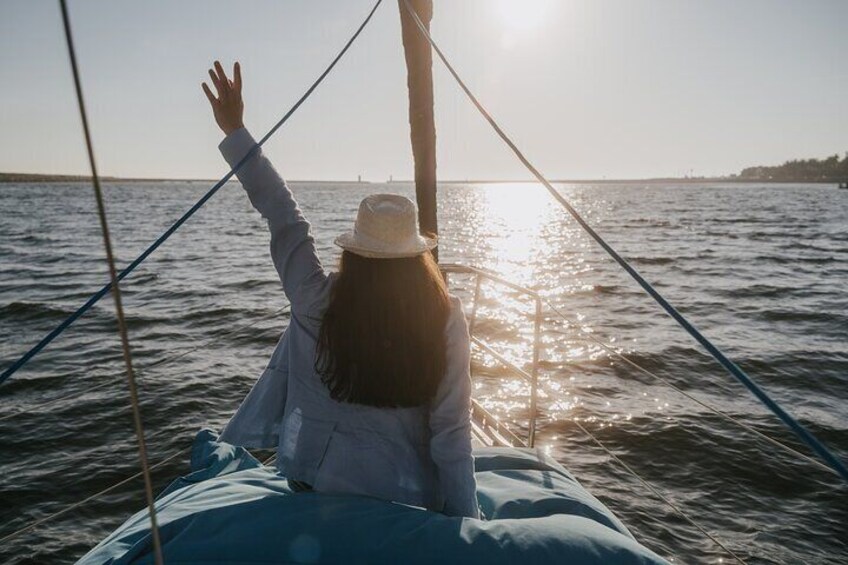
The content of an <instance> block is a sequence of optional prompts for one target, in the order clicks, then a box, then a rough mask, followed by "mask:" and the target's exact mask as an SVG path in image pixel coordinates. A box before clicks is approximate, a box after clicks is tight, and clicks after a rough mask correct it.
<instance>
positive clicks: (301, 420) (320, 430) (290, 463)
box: [278, 409, 336, 485]
mask: <svg viewBox="0 0 848 565" xmlns="http://www.w3.org/2000/svg"><path fill="white" fill-rule="evenodd" d="M284 428H285V429H284V432H283V433H282V434H281V435H280V448H279V451H278V453H279V454H280V460H281V462H282V470H283V472H284V474H285V475H286V477H288V478H291V479H296V480H299V481H303V482H305V483H309V484H311V485H312V484H315V477H316V475H317V474H318V469H319V468H320V467H321V463H322V462H323V461H324V455H325V454H326V453H327V446H328V445H329V443H330V437H331V436H332V435H333V430H335V428H336V423H335V422H332V421H327V420H319V419H316V418H310V417H308V416H304V415H303V413H302V412H301V411H300V410H299V409H295V410H294V411H293V412H292V413H291V414H289V416H288V417H287V418H286V421H285V424H284Z"/></svg>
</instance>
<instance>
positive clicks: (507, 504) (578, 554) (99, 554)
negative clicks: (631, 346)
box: [80, 430, 665, 564]
mask: <svg viewBox="0 0 848 565" xmlns="http://www.w3.org/2000/svg"><path fill="white" fill-rule="evenodd" d="M475 459H476V468H477V481H478V499H479V501H480V504H481V507H482V508H483V511H484V513H485V514H486V516H487V517H489V518H490V519H489V520H488V521H481V520H473V519H469V518H455V517H448V516H444V515H442V514H438V513H435V512H428V511H426V510H423V509H420V508H414V507H410V506H405V505H402V504H396V503H391V502H386V501H382V500H377V499H373V498H365V497H356V496H334V495H327V494H319V493H293V492H292V491H291V490H290V489H289V488H288V485H287V482H286V480H285V478H283V477H281V476H280V475H279V474H277V473H276V472H275V470H273V469H270V468H267V467H263V466H262V465H261V464H260V463H259V462H258V461H257V460H256V459H254V458H253V457H252V456H251V455H250V454H249V453H248V452H247V451H245V450H244V449H242V448H239V447H234V446H231V445H228V444H225V443H220V442H217V441H216V440H215V434H213V433H212V432H210V431H208V430H204V431H202V432H200V434H198V437H197V439H196V441H195V445H194V448H193V452H192V472H191V473H190V474H189V475H186V476H185V477H182V478H180V479H178V480H177V481H175V482H174V483H173V484H172V485H171V486H169V487H168V488H167V489H166V490H165V492H163V493H162V494H161V495H160V497H159V498H158V500H157V516H158V519H159V527H160V534H161V538H162V541H163V544H164V552H165V561H166V562H167V563H176V562H184V561H185V562H187V561H190V562H192V563H204V562H209V563H211V562H217V563H222V562H225V563H366V562H367V563H411V564H415V563H433V562H443V563H460V562H462V563H477V562H480V563H487V564H498V563H504V564H506V563H516V562H519V560H524V561H525V562H527V563H573V564H589V563H593V564H594V563H622V564H626V563H627V564H629V563H646V564H648V563H650V564H653V563H665V561H663V560H662V559H661V558H660V557H658V556H657V555H655V554H654V553H652V552H651V551H649V550H648V549H646V548H645V547H643V546H641V545H640V544H639V543H638V542H636V541H635V540H634V539H633V537H632V536H631V535H630V533H629V532H628V531H627V529H626V528H625V527H624V526H623V525H622V524H621V523H620V522H619V521H618V520H617V519H616V518H615V516H613V515H612V513H611V512H609V510H607V509H606V508H605V507H604V506H603V504H601V503H600V502H599V501H598V500H597V499H596V498H594V497H593V496H592V495H590V494H589V493H588V492H587V491H586V490H585V489H583V488H582V487H581V486H580V484H579V483H578V482H577V481H576V480H575V479H574V477H573V476H571V475H570V474H569V473H568V472H567V471H566V470H565V469H563V468H562V466H560V465H559V464H558V463H556V462H555V461H551V460H548V459H546V458H544V457H542V456H540V455H539V454H537V453H535V452H533V451H528V450H518V449H511V448H487V449H482V450H479V451H477V452H475ZM152 562H153V560H152V555H151V539H150V533H149V522H148V517H147V512H146V510H143V511H140V512H138V513H137V514H136V515H134V516H132V517H131V518H130V519H129V520H128V521H127V522H126V523H125V524H124V525H122V526H121V527H120V528H118V530H117V531H115V532H114V533H113V534H111V535H110V536H109V537H108V538H106V539H105V540H104V541H103V542H101V543H100V544H99V545H98V546H97V547H95V548H94V549H93V550H92V551H91V552H89V554H88V555H86V556H85V557H84V558H83V559H82V560H81V561H80V563H84V564H93V563H98V564H99V563H114V564H118V563H152Z"/></svg>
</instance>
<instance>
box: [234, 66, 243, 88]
mask: <svg viewBox="0 0 848 565" xmlns="http://www.w3.org/2000/svg"><path fill="white" fill-rule="evenodd" d="M233 85H234V86H235V89H236V92H238V93H239V94H241V65H239V63H238V61H236V62H235V64H233Z"/></svg>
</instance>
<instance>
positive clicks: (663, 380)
mask: <svg viewBox="0 0 848 565" xmlns="http://www.w3.org/2000/svg"><path fill="white" fill-rule="evenodd" d="M541 298H542V300H544V301H545V304H547V305H548V307H549V308H550V309H551V310H553V311H554V312H555V313H556V314H557V315H558V316H559V317H560V318H562V319H563V320H564V321H565V322H566V323H572V324H574V325H575V326H577V329H578V331H579V334H578V335H577V339H581V340H583V341H586V342H591V343H594V344H595V345H597V346H598V347H601V348H602V349H604V350H605V351H606V352H607V353H609V354H610V355H614V356H616V357H618V358H619V359H621V360H622V361H624V362H625V363H627V364H628V365H630V366H631V367H633V368H634V369H636V370H637V371H639V372H641V373H643V374H645V375H648V376H649V377H652V378H654V379H656V380H658V381H660V382H661V383H663V384H665V385H666V386H668V387H669V388H671V389H673V390H675V391H677V392H678V393H680V394H681V395H683V396H685V397H686V398H688V399H689V400H691V401H692V402H694V403H696V404H698V405H699V406H702V407H703V408H706V409H707V410H709V411H710V412H713V413H714V414H716V415H717V416H720V417H722V418H724V419H726V420H728V421H729V422H731V423H733V424H735V425H737V426H739V427H740V428H742V429H744V430H746V431H748V432H750V433H752V434H754V435H756V436H757V437H758V438H760V439H762V440H764V441H766V442H768V443H770V444H772V445H774V446H775V447H778V448H780V449H782V450H784V451H785V452H786V453H788V454H791V455H794V456H795V457H798V458H800V459H803V460H804V461H806V462H808V463H811V464H813V465H815V466H816V467H818V468H819V469H821V470H822V471H827V472H828V473H830V474H832V475H836V476H839V473H838V472H837V471H836V470H835V469H833V468H831V467H829V466H827V465H825V464H824V463H822V462H821V461H819V460H818V459H815V458H813V457H810V456H809V455H807V454H806V453H801V452H800V451H798V450H797V449H795V448H794V447H791V446H789V445H786V444H785V443H783V442H782V441H779V440H777V439H775V438H773V437H771V436H770V435H768V434H765V433H763V432H761V431H760V430H758V429H756V428H754V427H753V426H750V425H748V424H746V423H745V422H742V421H740V420H737V419H736V418H734V417H733V416H731V415H730V414H728V413H727V412H724V411H723V410H719V409H718V408H715V407H713V406H711V405H710V404H707V403H706V402H704V401H703V400H700V399H699V398H697V397H696V396H693V395H691V394H689V393H688V392H686V391H685V390H683V389H682V388H680V387H678V386H677V385H675V384H674V383H673V382H671V381H670V380H668V379H666V378H665V377H662V376H660V375H658V374H656V373H654V372H653V371H651V370H649V369H646V368H645V367H643V366H642V365H640V364H639V363H637V362H635V361H633V360H632V359H629V358H628V357H627V356H626V355H623V354H622V353H621V352H620V351H618V350H617V349H616V348H614V347H611V346H609V345H607V344H606V343H605V342H604V341H603V340H600V339H598V338H597V337H595V336H594V335H592V334H590V333H586V332H585V331H583V330H582V328H580V327H579V324H577V323H576V322H575V321H574V320H573V319H572V318H569V317H568V316H566V315H565V314H563V313H562V312H561V311H560V310H559V309H558V308H557V307H555V306H554V305H553V304H551V302H550V301H549V300H548V299H546V298H544V297H541Z"/></svg>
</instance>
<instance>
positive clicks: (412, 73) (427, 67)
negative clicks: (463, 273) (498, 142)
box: [398, 0, 439, 260]
mask: <svg viewBox="0 0 848 565" xmlns="http://www.w3.org/2000/svg"><path fill="white" fill-rule="evenodd" d="M410 4H411V5H412V8H413V9H414V10H415V12H416V13H417V14H418V17H419V18H420V19H421V21H422V22H423V23H424V25H425V26H426V27H427V29H428V30H429V29H430V20H432V18H433V1H432V0H410ZM398 7H399V8H400V23H401V32H402V34H403V52H404V55H405V56H406V77H407V78H406V84H407V87H408V88H409V132H410V138H411V140H412V157H413V159H414V160H415V199H416V201H417V203H418V224H419V227H420V230H421V233H422V234H426V233H430V234H438V233H439V226H438V221H437V218H436V125H435V121H434V118H433V54H432V52H431V50H430V43H429V42H428V41H427V38H425V37H424V36H423V34H422V33H421V32H420V30H419V29H418V28H417V26H416V24H415V21H414V20H413V19H412V17H411V16H410V15H409V13H408V12H407V11H406V6H404V0H398ZM433 255H434V256H435V257H436V259H437V260H438V257H439V255H438V248H436V249H434V250H433Z"/></svg>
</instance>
